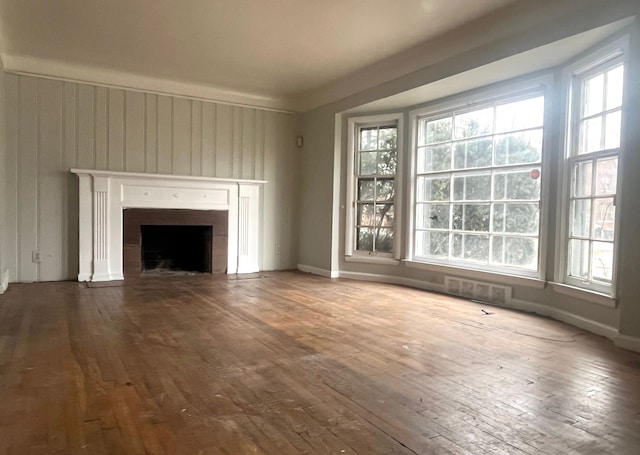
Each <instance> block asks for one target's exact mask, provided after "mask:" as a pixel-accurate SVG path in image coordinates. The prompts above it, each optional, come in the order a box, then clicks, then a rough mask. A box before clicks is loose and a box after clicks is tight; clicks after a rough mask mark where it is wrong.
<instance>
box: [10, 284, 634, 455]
mask: <svg viewBox="0 0 640 455" xmlns="http://www.w3.org/2000/svg"><path fill="white" fill-rule="evenodd" d="M483 310H484V311H483ZM487 313H489V314H487ZM304 453H306V454H324V453H335V454H436V455H440V454H473V455H477V454H531V455H533V454H549V455H559V454H581V455H584V454H593V455H596V454H597V455H602V454H616V455H624V454H635V455H637V454H639V453H640V355H639V354H636V353H632V352H628V351H624V350H621V349H617V348H615V347H614V346H613V345H612V344H611V343H610V342H609V341H607V340H605V339H603V338H600V337H597V336H594V335H591V334H589V333H586V332H584V331H582V330H580V329H577V328H574V327H571V326H568V325H565V324H562V323H559V322H555V321H551V320H547V319H544V318H539V317H535V316H532V315H527V314H522V313H518V312H513V311H509V310H504V309H500V308H495V307H489V306H486V305H481V304H478V303H472V302H467V301H464V300H459V299H455V298H451V297H447V296H442V295H437V294H430V293H427V292H424V291H419V290H414V289H407V288H402V287H396V286H390V285H383V284H375V283H364V282H357V281H349V280H329V279H325V278H320V277H314V276H310V275H305V274H302V273H298V272H274V273H262V274H259V275H254V276H250V277H224V276H223V277H210V276H187V277H169V278H163V277H152V278H145V279H141V280H139V281H130V282H129V281H128V282H126V283H125V285H123V286H120V287H114V286H104V287H87V286H86V285H85V284H80V283H73V282H64V283H40V284H27V285H18V284H16V285H11V286H10V287H9V290H8V291H7V293H6V294H5V295H3V296H0V454H11V455H15V454H28V455H36V454H38V455H40V454H92V455H93V454H181V455H182V454H184V455H196V454H233V455H235V454H278V455H279V454H304Z"/></svg>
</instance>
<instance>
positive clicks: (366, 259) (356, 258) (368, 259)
mask: <svg viewBox="0 0 640 455" xmlns="http://www.w3.org/2000/svg"><path fill="white" fill-rule="evenodd" d="M344 260H345V262H362V263H366V264H381V265H398V264H400V261H399V260H397V259H394V258H390V257H384V256H383V257H380V256H361V255H353V256H345V257H344Z"/></svg>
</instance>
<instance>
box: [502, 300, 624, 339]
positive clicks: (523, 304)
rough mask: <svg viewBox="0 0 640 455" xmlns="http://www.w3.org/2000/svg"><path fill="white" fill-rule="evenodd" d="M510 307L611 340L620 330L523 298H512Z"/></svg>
mask: <svg viewBox="0 0 640 455" xmlns="http://www.w3.org/2000/svg"><path fill="white" fill-rule="evenodd" d="M508 307H509V308H513V309H516V310H521V311H526V312H528V313H535V314H539V315H541V316H547V317H550V318H551V319H555V320H557V321H562V322H566V323H567V324H570V325H572V326H574V327H578V328H580V329H583V330H586V331H587V332H591V333H595V334H596V335H600V336H603V337H605V338H608V339H610V340H611V341H615V339H616V337H618V330H617V329H616V328H615V327H612V326H610V325H606V324H602V323H601V322H596V321H593V320H591V319H587V318H585V317H582V316H578V315H576V314H572V313H569V312H568V311H564V310H559V309H557V308H553V307H548V306H546V305H540V304H539V303H533V302H529V301H527V300H521V299H512V300H511V305H509V306H508Z"/></svg>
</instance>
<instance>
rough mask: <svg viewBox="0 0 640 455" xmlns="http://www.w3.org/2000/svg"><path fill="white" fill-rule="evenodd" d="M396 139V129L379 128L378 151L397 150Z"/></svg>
mask: <svg viewBox="0 0 640 455" xmlns="http://www.w3.org/2000/svg"><path fill="white" fill-rule="evenodd" d="M397 138H398V130H397V128H395V127H390V128H380V129H379V130H378V149H380V150H389V149H395V148H397Z"/></svg>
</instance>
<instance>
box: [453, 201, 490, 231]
mask: <svg viewBox="0 0 640 455" xmlns="http://www.w3.org/2000/svg"><path fill="white" fill-rule="evenodd" d="M452 227H453V229H456V230H464V231H481V232H489V204H455V205H454V206H453V226H452Z"/></svg>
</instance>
